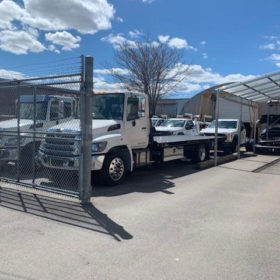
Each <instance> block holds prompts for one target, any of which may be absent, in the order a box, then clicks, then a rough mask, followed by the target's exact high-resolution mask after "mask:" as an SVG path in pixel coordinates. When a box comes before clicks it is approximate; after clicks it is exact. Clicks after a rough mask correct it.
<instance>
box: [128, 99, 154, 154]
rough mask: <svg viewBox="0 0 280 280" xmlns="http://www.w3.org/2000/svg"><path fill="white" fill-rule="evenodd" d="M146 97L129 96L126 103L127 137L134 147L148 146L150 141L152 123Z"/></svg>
mask: <svg viewBox="0 0 280 280" xmlns="http://www.w3.org/2000/svg"><path fill="white" fill-rule="evenodd" d="M144 102H145V99H144V98H143V97H141V96H129V97H128V98H127V105H126V132H125V134H126V137H127V142H128V144H130V145H131V147H132V148H133V149H141V148H146V147H147V145H148V143H149V134H150V125H149V116H148V114H149V113H148V112H146V109H145V104H143V103H144Z"/></svg>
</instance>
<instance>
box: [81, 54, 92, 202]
mask: <svg viewBox="0 0 280 280" xmlns="http://www.w3.org/2000/svg"><path fill="white" fill-rule="evenodd" d="M92 95H93V57H84V56H82V81H81V97H80V112H81V114H80V115H81V116H80V118H81V156H80V168H79V193H80V199H81V201H82V203H83V204H87V203H89V202H90V198H91V188H92V187H91V164H92V160H91V146H92Z"/></svg>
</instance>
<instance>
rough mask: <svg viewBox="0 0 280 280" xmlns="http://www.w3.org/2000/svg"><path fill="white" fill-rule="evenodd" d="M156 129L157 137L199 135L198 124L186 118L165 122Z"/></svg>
mask: <svg viewBox="0 0 280 280" xmlns="http://www.w3.org/2000/svg"><path fill="white" fill-rule="evenodd" d="M155 129H156V134H157V135H188V136H196V135H199V125H198V123H197V122H194V121H192V120H190V119H184V118H173V119H167V120H164V121H163V122H162V123H161V124H160V125H159V126H157V127H156V128H155Z"/></svg>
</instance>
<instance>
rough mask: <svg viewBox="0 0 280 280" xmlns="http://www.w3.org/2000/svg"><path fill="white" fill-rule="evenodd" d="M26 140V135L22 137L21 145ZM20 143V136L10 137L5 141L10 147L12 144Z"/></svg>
mask: <svg viewBox="0 0 280 280" xmlns="http://www.w3.org/2000/svg"><path fill="white" fill-rule="evenodd" d="M24 141H25V138H24V137H21V138H20V141H19V143H20V145H22V144H23V143H24ZM17 143H18V137H9V138H7V140H6V142H5V146H7V147H10V146H16V145H17Z"/></svg>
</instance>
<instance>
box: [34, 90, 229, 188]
mask: <svg viewBox="0 0 280 280" xmlns="http://www.w3.org/2000/svg"><path fill="white" fill-rule="evenodd" d="M92 106H93V110H92V135H93V138H92V154H91V158H92V163H91V170H92V171H93V172H95V171H98V172H99V173H100V178H101V179H102V181H103V182H104V183H105V184H106V185H116V184H118V183H120V182H121V181H122V180H123V179H124V178H125V175H126V174H127V173H128V172H131V171H133V170H134V168H136V167H139V166H144V165H148V164H151V163H154V162H167V161H171V160H177V159H183V158H185V157H188V158H191V159H193V160H195V161H204V160H206V159H207V158H208V157H209V151H210V149H211V148H212V147H213V144H214V141H215V139H214V136H199V135H198V136H190V135H170V136H157V135H155V134H154V132H155V131H154V128H152V126H151V119H150V117H149V102H148V97H147V96H146V95H144V94H141V93H107V94H94V95H93V104H92ZM79 127H80V120H79V118H78V119H74V120H72V121H70V122H67V123H65V124H60V125H57V126H54V127H52V128H50V129H49V130H48V136H47V137H46V138H45V139H44V140H43V142H42V143H41V146H40V151H39V157H40V160H41V162H42V164H43V165H44V166H45V167H46V168H48V169H49V171H50V172H49V173H50V174H51V173H52V172H54V173H57V172H58V171H59V170H78V169H79V156H80V151H81V147H78V146H77V139H78V138H79V137H80V129H79ZM219 141H224V139H223V137H221V138H219Z"/></svg>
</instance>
